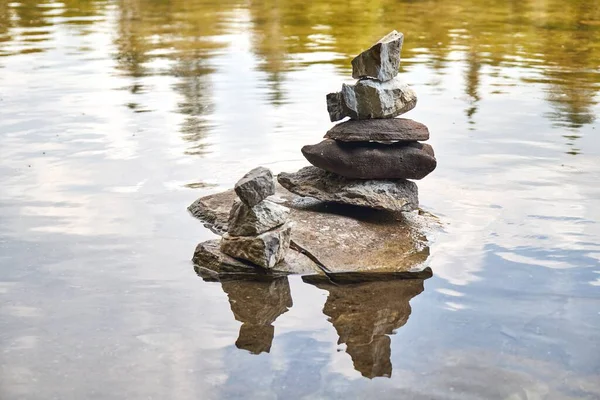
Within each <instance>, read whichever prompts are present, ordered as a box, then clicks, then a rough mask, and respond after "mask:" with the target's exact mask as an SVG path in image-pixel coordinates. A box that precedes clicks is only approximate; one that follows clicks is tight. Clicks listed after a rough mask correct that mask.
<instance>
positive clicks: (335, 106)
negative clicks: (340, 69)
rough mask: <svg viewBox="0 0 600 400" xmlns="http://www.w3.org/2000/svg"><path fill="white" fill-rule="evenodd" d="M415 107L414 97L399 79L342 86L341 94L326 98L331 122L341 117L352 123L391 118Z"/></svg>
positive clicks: (333, 94) (360, 82)
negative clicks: (353, 121) (348, 118)
mask: <svg viewBox="0 0 600 400" xmlns="http://www.w3.org/2000/svg"><path fill="white" fill-rule="evenodd" d="M416 105H417V94H416V93H415V92H414V91H413V90H412V89H411V88H410V86H408V85H407V84H405V83H402V81H401V80H400V78H399V77H395V78H394V79H392V80H390V81H387V82H379V81H376V80H373V79H363V80H360V81H358V82H357V83H356V84H355V85H347V84H343V85H342V91H341V92H338V93H330V94H328V95H327V111H328V112H329V119H330V120H331V122H334V121H339V120H340V119H343V118H345V117H350V118H351V119H354V120H362V119H377V118H394V117H397V116H398V115H401V114H404V113H405V112H407V111H410V110H412V109H413V108H415V106H416Z"/></svg>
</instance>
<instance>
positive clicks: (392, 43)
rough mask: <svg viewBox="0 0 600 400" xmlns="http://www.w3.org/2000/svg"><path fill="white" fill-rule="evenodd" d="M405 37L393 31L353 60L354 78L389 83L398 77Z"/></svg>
mask: <svg viewBox="0 0 600 400" xmlns="http://www.w3.org/2000/svg"><path fill="white" fill-rule="evenodd" d="M403 42H404V35H403V34H402V33H399V32H396V31H392V32H390V33H388V34H387V35H385V36H384V37H383V38H381V39H380V40H379V42H377V43H376V44H374V45H373V46H372V47H371V48H370V49H369V50H365V51H363V52H362V53H360V54H359V55H358V56H356V57H355V58H354V59H353V60H352V77H353V78H355V79H359V78H364V77H369V78H375V79H377V80H380V81H383V82H385V81H389V80H390V79H393V78H394V77H395V76H396V75H398V67H400V52H401V51H402V43H403Z"/></svg>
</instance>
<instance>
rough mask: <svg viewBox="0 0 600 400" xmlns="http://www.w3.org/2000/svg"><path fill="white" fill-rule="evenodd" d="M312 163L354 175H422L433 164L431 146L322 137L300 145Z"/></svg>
mask: <svg viewBox="0 0 600 400" xmlns="http://www.w3.org/2000/svg"><path fill="white" fill-rule="evenodd" d="M302 154H303V155H304V157H306V159H307V160H308V161H309V162H310V163H311V164H313V165H314V166H316V167H319V168H321V169H324V170H326V171H329V172H333V173H336V174H338V175H342V176H345V177H347V178H355V179H422V178H424V177H425V176H427V175H429V174H430V173H431V172H432V171H433V170H434V169H435V167H436V165H437V161H436V159H435V157H434V154H433V148H432V147H431V146H429V145H427V144H423V143H418V142H412V143H393V144H383V143H354V142H339V141H335V140H333V139H325V140H324V141H322V142H321V143H318V144H315V145H307V146H304V147H303V148H302Z"/></svg>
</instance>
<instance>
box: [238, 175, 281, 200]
mask: <svg viewBox="0 0 600 400" xmlns="http://www.w3.org/2000/svg"><path fill="white" fill-rule="evenodd" d="M234 189H235V193H236V194H237V195H238V197H239V198H240V200H242V202H243V203H244V204H246V205H247V206H248V207H254V206H255V205H257V204H258V203H260V202H261V201H263V200H264V199H266V198H267V197H269V196H271V195H273V194H275V180H274V178H273V173H271V171H270V170H269V169H268V168H265V167H257V168H254V169H253V170H252V171H250V172H248V173H247V174H246V175H244V176H243V177H242V179H240V180H239V181H238V182H237V183H236V184H235V187H234Z"/></svg>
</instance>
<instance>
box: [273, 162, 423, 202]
mask: <svg viewBox="0 0 600 400" xmlns="http://www.w3.org/2000/svg"><path fill="white" fill-rule="evenodd" d="M277 179H278V181H279V183H280V184H281V185H282V186H283V187H285V188H286V189H287V190H289V191H290V192H292V193H296V194H298V195H300V196H307V197H313V198H315V199H319V200H322V201H331V202H335V203H342V204H350V205H355V206H363V207H370V208H374V209H377V210H386V211H391V212H400V211H411V210H414V209H416V208H417V207H418V206H419V198H418V188H417V185H416V184H415V183H414V182H411V181H407V180H403V179H401V180H358V179H350V178H345V177H343V176H340V175H337V174H334V173H331V172H327V171H325V170H323V169H321V168H317V167H312V166H311V167H304V168H302V169H301V170H299V171H298V172H294V173H285V172H283V173H281V174H279V176H278V177H277Z"/></svg>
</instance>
